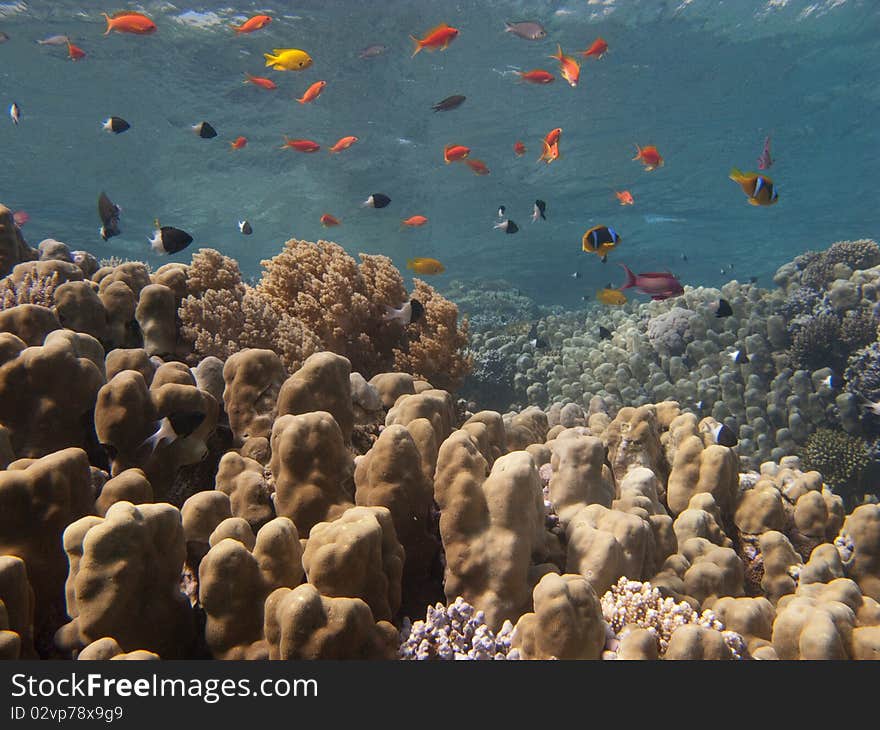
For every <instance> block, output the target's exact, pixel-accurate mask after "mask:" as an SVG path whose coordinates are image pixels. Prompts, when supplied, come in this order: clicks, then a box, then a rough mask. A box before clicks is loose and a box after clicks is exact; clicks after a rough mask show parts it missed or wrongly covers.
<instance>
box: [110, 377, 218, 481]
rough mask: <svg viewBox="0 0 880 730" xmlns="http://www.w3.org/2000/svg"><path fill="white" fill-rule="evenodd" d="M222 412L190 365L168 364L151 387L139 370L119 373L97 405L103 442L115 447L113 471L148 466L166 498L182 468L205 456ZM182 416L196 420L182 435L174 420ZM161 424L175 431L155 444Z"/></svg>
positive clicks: (148, 475) (149, 476)
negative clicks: (152, 440) (209, 440)
mask: <svg viewBox="0 0 880 730" xmlns="http://www.w3.org/2000/svg"><path fill="white" fill-rule="evenodd" d="M218 414H219V406H218V404H217V401H215V400H214V398H213V396H211V395H210V394H208V393H206V392H204V391H202V390H199V389H198V388H197V387H196V385H195V379H194V378H193V376H192V374H191V373H190V371H189V369H188V368H186V367H185V366H183V365H181V364H180V363H166V364H165V365H163V366H161V367H160V368H159V369H158V370H157V371H156V373H155V374H154V376H153V381H152V383H151V385H150V387H149V389H148V388H147V386H146V383H145V382H144V379H143V376H142V375H141V374H140V373H138V372H136V371H133V370H124V371H122V372H120V373H118V374H117V375H116V376H115V377H114V378H113V379H112V380H111V381H110V382H108V383H107V384H106V385H104V386H103V387H102V388H101V390H100V391H99V392H98V397H97V402H96V405H95V429H96V432H97V434H98V438H99V439H100V441H101V443H102V444H106V445H110V446H112V449H113V452H112V467H113V474H114V475H116V474H119V473H120V472H121V471H123V470H125V469H129V468H132V467H137V468H140V469H143V470H144V472H145V474H146V475H147V478H148V479H149V482H150V484H151V486H152V487H153V492H154V494H155V496H156V497H158V498H163V497H165V496H166V495H167V494H168V492H169V490H170V488H171V485H172V483H173V482H174V478H175V476H176V474H177V472H178V470H179V469H180V468H181V467H182V466H184V465H187V464H195V463H198V462H200V461H201V460H202V459H203V458H204V456H205V454H206V453H207V439H208V437H210V435H211V434H212V433H213V432H214V429H215V427H216V425H217V418H218ZM178 416H184V417H186V420H190V421H193V422H194V423H195V424H196V425H195V427H194V428H192V429H187V430H188V431H189V432H188V433H187V432H182V433H177V432H176V431H174V426H173V420H171V419H173V418H175V417H178ZM165 419H169V420H168V421H167V422H166V420H165ZM160 427H161V428H165V429H166V431H163V433H167V431H168V430H169V429H170V431H171V433H170V434H168V437H167V438H166V439H163V440H159V441H157V442H156V443H155V445H152V446H151V444H150V442H149V441H148V439H149V438H150V437H152V436H153V435H154V434H156V433H157V432H158V431H159V429H160Z"/></svg>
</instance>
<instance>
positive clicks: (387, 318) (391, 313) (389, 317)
mask: <svg viewBox="0 0 880 730" xmlns="http://www.w3.org/2000/svg"><path fill="white" fill-rule="evenodd" d="M395 319H396V320H401V321H402V320H403V312H402V311H400V310H399V309H395V308H394V307H390V306H388V305H387V304H386V305H385V312H384V313H383V314H382V321H383V322H393V321H394V320H395Z"/></svg>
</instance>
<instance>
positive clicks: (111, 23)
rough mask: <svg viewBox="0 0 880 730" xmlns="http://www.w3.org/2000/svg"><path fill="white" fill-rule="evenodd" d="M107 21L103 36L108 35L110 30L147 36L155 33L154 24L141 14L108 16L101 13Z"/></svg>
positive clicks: (125, 13) (124, 13) (123, 13)
mask: <svg viewBox="0 0 880 730" xmlns="http://www.w3.org/2000/svg"><path fill="white" fill-rule="evenodd" d="M101 15H103V16H104V17H105V18H106V19H107V30H105V31H104V35H109V34H110V31H111V30H114V31H116V32H117V33H136V34H138V35H148V34H149V33H155V32H156V24H155V23H154V22H153V21H152V20H150V19H149V18H148V17H147V16H146V15H143V14H142V13H128V12H122V13H116V15H114V16H112V17H111V16H109V15H107V13H101Z"/></svg>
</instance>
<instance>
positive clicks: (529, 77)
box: [514, 68, 556, 84]
mask: <svg viewBox="0 0 880 730" xmlns="http://www.w3.org/2000/svg"><path fill="white" fill-rule="evenodd" d="M514 73H515V74H516V75H517V76H519V77H520V79H522V80H523V81H530V82H531V83H533V84H549V83H551V82H553V81H556V77H555V76H554V75H553V74H552V73H550V72H549V71H545V70H544V69H542V68H536V69H534V70H532V71H514Z"/></svg>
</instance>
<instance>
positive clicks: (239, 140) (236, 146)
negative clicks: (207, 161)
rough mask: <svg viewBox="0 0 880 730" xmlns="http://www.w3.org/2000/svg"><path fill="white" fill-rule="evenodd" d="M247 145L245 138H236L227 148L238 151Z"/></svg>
mask: <svg viewBox="0 0 880 730" xmlns="http://www.w3.org/2000/svg"><path fill="white" fill-rule="evenodd" d="M246 144H247V137H236V138H235V141H234V142H230V143H229V146H230V147H232V149H234V150H240V149H241V148H242V147H244V146H245V145H246Z"/></svg>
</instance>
